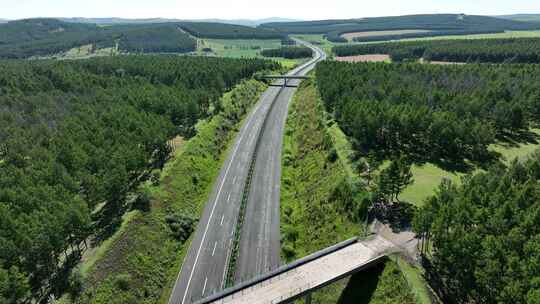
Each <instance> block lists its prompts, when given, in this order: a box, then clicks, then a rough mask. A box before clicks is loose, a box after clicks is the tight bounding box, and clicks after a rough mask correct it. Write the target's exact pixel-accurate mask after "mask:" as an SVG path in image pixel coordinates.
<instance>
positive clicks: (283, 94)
mask: <svg viewBox="0 0 540 304" xmlns="http://www.w3.org/2000/svg"><path fill="white" fill-rule="evenodd" d="M302 43H303V42H302ZM310 47H311V48H312V49H314V54H315V56H314V57H313V58H312V59H311V60H310V61H308V62H307V63H305V64H304V65H302V66H300V67H298V68H296V69H294V70H293V71H291V72H290V73H289V74H290V75H296V74H297V73H299V74H301V75H302V74H305V73H306V72H307V71H308V70H309V69H311V68H313V66H314V65H315V64H316V63H317V62H318V61H319V60H321V59H324V53H323V52H322V51H320V50H319V49H317V48H315V47H313V46H310ZM295 82H296V81H291V84H294V83H295ZM293 92H294V89H293V88H281V87H270V88H268V90H266V91H265V92H264V93H263V94H262V96H261V98H260V100H259V101H258V102H257V103H256V105H255V106H254V107H253V109H252V110H251V111H250V113H249V114H248V115H247V117H246V119H245V122H244V124H243V126H242V128H241V129H240V131H239V132H238V135H237V137H236V139H235V141H234V144H233V146H232V147H231V148H230V150H229V152H228V153H229V155H228V156H227V159H226V161H225V162H224V164H223V167H222V169H221V171H220V174H219V177H218V178H217V179H216V181H215V183H214V187H213V189H212V192H211V193H210V196H209V199H208V202H207V204H206V206H205V209H204V211H203V214H202V216H201V218H200V220H199V223H198V225H197V229H196V231H195V235H194V237H193V239H192V242H191V246H190V248H189V251H188V253H187V255H186V257H185V259H184V262H183V264H182V268H181V270H180V272H179V274H178V278H177V280H176V282H175V285H174V287H173V290H172V293H171V296H170V298H169V303H170V304H185V303H192V302H194V301H196V300H198V299H201V298H204V297H206V296H208V295H211V294H213V293H215V292H217V291H219V290H221V289H223V287H224V282H225V277H226V274H227V267H228V262H229V259H230V253H231V246H232V243H233V237H234V230H235V228H236V222H237V220H238V213H239V208H240V203H241V201H242V195H243V190H244V186H245V184H246V178H247V176H248V171H249V166H250V163H251V159H252V156H253V155H254V152H255V148H256V143H257V138H258V137H259V136H263V140H262V141H261V144H260V146H259V147H267V146H268V145H269V144H271V145H275V144H276V143H277V141H278V140H279V147H277V146H276V147H274V148H273V149H272V150H271V151H266V149H261V152H259V153H258V154H259V155H260V154H263V155H268V157H269V160H268V162H270V163H271V164H272V166H271V167H270V170H272V173H264V172H261V173H258V170H267V167H265V166H263V165H261V163H264V162H265V161H264V160H261V161H259V160H258V159H257V160H256V163H255V172H254V178H257V181H256V182H253V183H252V185H260V187H261V190H260V191H262V192H263V193H265V194H264V199H265V203H264V208H268V209H265V210H262V211H261V210H259V208H255V209H254V210H251V209H252V208H251V207H249V203H250V201H248V209H246V217H245V222H244V229H243V231H245V230H246V229H253V230H257V231H261V229H263V231H264V233H263V234H261V233H259V232H257V231H256V232H255V234H251V235H259V236H261V237H262V238H263V240H262V241H260V242H258V243H257V246H259V245H260V246H261V248H262V249H261V250H257V251H249V252H248V251H245V250H242V251H241V252H242V254H241V257H240V260H239V261H238V263H239V264H240V265H244V264H245V265H246V266H243V267H244V268H243V269H247V271H249V272H251V269H257V267H255V268H253V267H252V266H251V265H252V263H250V262H248V263H243V260H242V259H244V258H245V259H248V260H253V261H255V262H257V263H259V262H258V261H266V260H271V261H275V263H279V184H280V169H281V164H280V160H279V159H280V157H281V137H282V135H283V124H284V121H285V117H286V115H287V106H288V104H289V102H290V99H291V97H292V94H293ZM274 103H275V105H274V106H272V105H273V104H274ZM270 110H272V111H270ZM268 114H270V116H269V117H268V121H267V123H264V121H265V117H266V116H267V115H268ZM280 115H281V116H280ZM263 127H264V129H263ZM273 129H275V130H273ZM265 134H269V135H265ZM265 136H266V137H265ZM268 136H270V137H268ZM276 137H279V139H278V138H276ZM268 138H270V139H268ZM265 140H270V142H265ZM263 151H266V152H263ZM258 158H259V156H258ZM260 168H262V169H260ZM258 176H263V177H264V176H268V177H267V178H266V179H262V180H260V179H259V177H258ZM253 180H254V181H255V179H253ZM267 182H268V183H269V184H266V183H267ZM254 191H255V192H252V193H256V192H258V190H257V188H255V190H254ZM276 191H277V192H276ZM276 193H277V194H276ZM276 195H277V196H276ZM266 210H273V211H272V212H271V213H268V212H266ZM276 210H277V211H276ZM250 212H251V213H250ZM259 214H265V218H264V221H266V220H268V221H269V224H270V225H269V226H267V225H263V224H262V223H260V224H259V225H256V224H255V225H254V224H253V222H254V221H258V220H257V219H254V218H251V216H259ZM261 219H262V218H261ZM251 237H252V236H250V238H251ZM242 239H244V238H243V237H242ZM248 240H249V238H248ZM276 240H277V241H276ZM270 242H273V243H271V245H269V244H270ZM276 242H277V243H276ZM243 244H244V241H242V242H241V245H243ZM266 250H270V251H269V252H267V251H266ZM263 263H267V262H263ZM268 265H270V264H268Z"/></svg>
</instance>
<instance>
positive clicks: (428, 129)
mask: <svg viewBox="0 0 540 304" xmlns="http://www.w3.org/2000/svg"><path fill="white" fill-rule="evenodd" d="M539 72H540V69H539V67H538V66H536V65H507V66H495V65H467V66H434V65H421V64H369V63H364V64H350V63H340V62H323V63H320V64H319V65H318V67H317V74H316V75H317V76H316V77H317V85H318V87H319V90H320V93H321V96H322V98H323V101H324V103H325V105H326V108H327V110H328V111H329V112H331V113H333V114H334V115H335V119H336V120H337V121H338V122H339V124H340V126H341V127H342V128H343V129H344V131H345V133H347V135H349V136H350V137H352V139H353V142H354V144H355V146H356V148H357V149H358V150H359V151H361V152H363V153H367V152H369V151H371V150H374V151H377V152H379V153H380V154H381V156H382V155H399V154H401V153H405V154H408V155H410V156H413V157H414V158H415V159H419V160H423V161H435V162H441V161H444V162H446V161H449V162H451V163H455V162H458V163H460V162H463V161H464V160H471V161H475V162H485V161H487V160H489V159H490V158H491V157H492V155H490V152H489V151H488V149H487V148H488V145H490V144H492V143H494V141H495V139H497V138H505V137H513V136H518V135H519V134H521V133H523V132H526V131H527V130H528V128H529V125H530V124H531V123H535V122H537V121H538V120H539V119H540V113H539V111H538V109H539V108H540V89H539V88H540V86H539V84H540V76H539Z"/></svg>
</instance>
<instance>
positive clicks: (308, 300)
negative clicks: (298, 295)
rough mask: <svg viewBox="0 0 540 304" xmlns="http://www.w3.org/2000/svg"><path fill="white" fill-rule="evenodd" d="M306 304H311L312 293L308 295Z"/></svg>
mask: <svg viewBox="0 0 540 304" xmlns="http://www.w3.org/2000/svg"><path fill="white" fill-rule="evenodd" d="M306 304H311V292H310V293H308V294H307V295H306Z"/></svg>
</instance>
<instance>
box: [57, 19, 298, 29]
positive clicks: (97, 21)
mask: <svg viewBox="0 0 540 304" xmlns="http://www.w3.org/2000/svg"><path fill="white" fill-rule="evenodd" d="M57 19H59V20H62V21H66V22H75V23H93V24H100V25H107V24H147V23H165V22H185V21H197V22H217V23H225V24H236V25H244V26H251V27H254V26H258V25H260V24H263V23H269V22H294V21H298V20H295V19H286V18H278V17H273V18H265V19H191V20H186V19H167V18H147V19H126V18H82V17H74V18H57Z"/></svg>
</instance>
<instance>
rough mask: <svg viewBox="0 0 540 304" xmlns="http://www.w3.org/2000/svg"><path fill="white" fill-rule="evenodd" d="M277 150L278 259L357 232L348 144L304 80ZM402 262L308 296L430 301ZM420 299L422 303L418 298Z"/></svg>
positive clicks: (362, 300) (414, 270) (360, 230)
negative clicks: (279, 172)
mask: <svg viewBox="0 0 540 304" xmlns="http://www.w3.org/2000/svg"><path fill="white" fill-rule="evenodd" d="M283 153H284V155H283V177H282V200H281V225H282V226H281V229H282V255H283V259H284V260H286V261H291V260H294V259H297V258H300V257H302V256H305V255H307V254H310V253H312V252H315V251H317V250H320V249H322V248H325V247H327V246H330V245H333V244H335V243H337V242H338V241H341V240H344V239H347V238H350V237H352V236H355V235H361V234H363V232H364V231H363V230H364V229H363V221H362V220H361V216H357V215H356V216H355V213H357V212H358V207H357V208H355V207H354V206H355V205H356V206H357V204H358V203H359V202H361V197H362V193H364V192H363V191H362V190H358V191H353V189H355V188H358V187H359V186H358V185H359V183H358V182H359V180H360V178H359V177H358V176H357V174H356V173H355V172H354V170H353V164H352V161H351V159H352V154H353V152H352V149H351V146H350V143H349V142H348V141H347V138H346V136H345V135H344V134H343V132H341V130H340V129H339V127H338V126H337V125H336V124H333V123H331V125H330V126H327V120H326V115H325V113H324V110H323V108H322V103H321V102H320V100H319V97H318V94H317V90H316V88H315V86H314V85H313V84H311V83H309V82H304V84H302V86H301V88H300V89H299V90H298V92H297V93H296V95H295V98H294V100H293V103H292V105H291V108H290V111H289V117H288V119H287V125H286V131H285V140H284V152H283ZM355 185H356V186H355ZM354 193H356V194H354ZM355 196H356V199H351V198H352V197H355ZM402 263H404V262H403V260H401V259H398V260H397V263H396V262H394V261H391V260H389V261H388V262H386V263H385V264H383V265H381V267H378V268H374V270H371V271H369V272H362V273H360V274H357V275H355V276H353V277H351V278H347V279H344V280H342V281H340V282H337V283H335V284H332V285H330V286H327V287H325V288H323V289H322V290H320V291H319V292H316V293H314V294H313V301H314V303H336V300H337V299H339V301H338V303H371V304H376V303H400V304H407V303H430V302H429V296H427V291H426V289H425V286H424V285H423V284H424V283H423V281H422V279H421V275H420V273H419V271H418V269H417V268H415V267H413V266H410V265H408V264H406V265H402ZM402 266H403V267H402ZM400 270H401V271H400ZM405 270H406V271H405ZM396 287H399V288H396ZM426 297H427V299H428V302H425V301H423V300H425V298H426ZM299 302H301V301H299Z"/></svg>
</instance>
